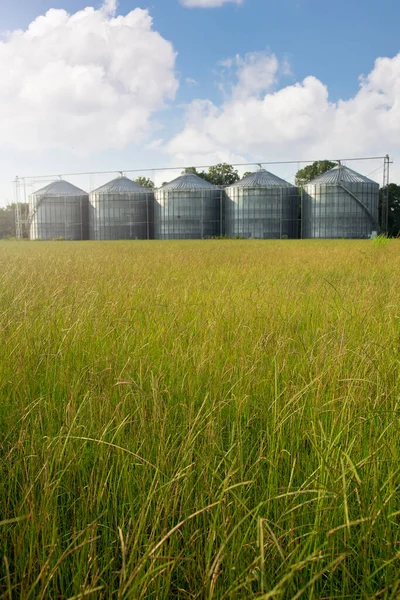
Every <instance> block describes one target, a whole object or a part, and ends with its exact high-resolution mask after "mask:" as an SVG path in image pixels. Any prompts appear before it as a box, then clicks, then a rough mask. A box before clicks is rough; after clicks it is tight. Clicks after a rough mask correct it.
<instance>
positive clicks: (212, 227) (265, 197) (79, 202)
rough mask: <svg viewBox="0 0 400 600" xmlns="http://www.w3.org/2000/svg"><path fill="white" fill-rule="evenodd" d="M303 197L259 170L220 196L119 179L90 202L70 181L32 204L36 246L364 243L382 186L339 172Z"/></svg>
mask: <svg viewBox="0 0 400 600" xmlns="http://www.w3.org/2000/svg"><path fill="white" fill-rule="evenodd" d="M299 198H300V194H299V190H298V188H296V187H295V186H293V185H291V184H289V183H287V182H286V181H284V180H283V179H280V178H279V177H277V176H276V175H273V174H272V173H269V172H268V171H265V170H264V169H260V170H259V171H257V172H256V173H251V174H250V175H248V176H247V177H245V178H244V179H242V180H241V181H239V182H237V183H235V184H233V185H231V186H229V187H227V188H225V189H224V190H222V189H218V188H216V187H215V186H213V185H211V184H210V183H208V182H207V181H204V180H203V179H201V178H200V177H198V176H197V175H195V174H193V173H188V174H184V175H182V176H181V177H178V178H177V179H175V180H173V181H172V182H170V183H167V184H165V185H163V186H162V187H161V188H159V189H158V190H156V191H155V192H153V191H152V190H149V189H146V188H143V187H141V186H139V185H138V184H137V183H135V182H134V181H132V180H130V179H128V178H126V177H120V178H118V179H114V180H113V181H111V182H109V183H107V184H105V185H104V186H102V187H100V188H98V189H97V190H94V191H93V192H91V193H90V195H88V194H86V193H85V192H83V191H82V190H80V189H79V188H76V187H75V186H73V185H71V184H70V183H68V182H65V181H57V182H53V183H51V184H50V185H48V186H46V187H45V188H43V189H42V190H39V191H38V192H36V193H35V194H33V195H32V196H31V197H30V223H31V226H30V232H31V239H42V240H46V239H54V238H57V237H59V238H63V239H68V240H77V239H93V240H112V239H153V238H156V239H175V240H176V239H202V238H210V237H215V236H220V235H223V234H225V235H227V236H228V237H241V238H260V239H282V238H296V237H298V235H299V233H300V235H301V237H303V238H365V237H369V236H370V235H371V233H372V232H373V231H377V230H378V198H379V186H378V184H377V183H375V182H373V181H371V180H370V179H367V178H366V177H364V176H362V175H360V174H359V173H356V172H355V171H353V170H351V169H349V168H348V167H344V166H341V165H339V166H338V167H335V168H334V169H331V170H330V171H328V172H327V173H324V174H323V175H321V176H320V177H318V178H317V179H315V180H314V181H312V182H311V183H309V184H308V185H306V186H304V187H303V190H302V194H301V215H302V216H301V231H300V232H299V204H300V202H299Z"/></svg>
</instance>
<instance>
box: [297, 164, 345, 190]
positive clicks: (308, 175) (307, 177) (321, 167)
mask: <svg viewBox="0 0 400 600" xmlns="http://www.w3.org/2000/svg"><path fill="white" fill-rule="evenodd" d="M336 164H337V163H335V162H332V161H330V160H317V161H316V162H313V164H312V165H307V167H304V168H303V169H300V170H299V171H297V173H296V185H298V186H300V185H306V183H309V182H310V181H312V180H313V179H315V178H316V177H318V175H322V173H326V171H329V169H333V167H336Z"/></svg>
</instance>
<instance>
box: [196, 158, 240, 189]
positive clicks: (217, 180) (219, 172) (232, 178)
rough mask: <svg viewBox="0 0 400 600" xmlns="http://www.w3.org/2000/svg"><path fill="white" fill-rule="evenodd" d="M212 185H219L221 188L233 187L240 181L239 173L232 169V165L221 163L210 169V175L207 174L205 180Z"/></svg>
mask: <svg viewBox="0 0 400 600" xmlns="http://www.w3.org/2000/svg"><path fill="white" fill-rule="evenodd" d="M204 179H206V180H207V181H209V182H210V183H213V184H214V185H217V186H219V187H226V186H228V185H232V183H235V182H236V181H239V179H240V177H239V173H238V172H237V171H236V169H234V168H233V167H232V165H228V164H227V163H219V164H218V165H215V166H213V167H210V168H209V169H208V173H206V177H205V178H204Z"/></svg>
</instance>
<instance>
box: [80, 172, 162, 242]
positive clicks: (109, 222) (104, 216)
mask: <svg viewBox="0 0 400 600" xmlns="http://www.w3.org/2000/svg"><path fill="white" fill-rule="evenodd" d="M89 201H90V204H89V226H90V227H89V230H90V239H91V240H135V239H137V240H148V239H152V238H153V237H154V236H153V229H154V228H153V222H154V192H153V191H152V190H151V189H148V188H144V187H142V186H140V185H138V184H137V183H135V182H134V181H132V180H131V179H128V178H127V177H118V178H117V179H113V180H112V181H110V182H108V183H106V184H105V185H102V186H101V187H99V188H97V190H94V191H93V192H91V193H90V195H89Z"/></svg>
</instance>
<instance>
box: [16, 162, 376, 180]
mask: <svg viewBox="0 0 400 600" xmlns="http://www.w3.org/2000/svg"><path fill="white" fill-rule="evenodd" d="M385 158H386V156H363V157H360V158H340V159H338V158H333V159H324V160H331V161H332V162H339V160H340V161H343V162H344V161H346V162H348V161H360V160H384V159H385ZM317 160H319V159H317ZM313 162H317V161H316V160H278V161H268V160H262V161H260V160H258V161H255V162H246V163H232V167H250V166H260V165H295V164H298V165H300V164H310V163H313ZM213 166H215V165H195V166H194V168H196V169H209V168H210V167H213ZM186 168H187V165H184V166H178V167H150V168H146V169H114V170H112V171H84V172H78V173H63V174H62V175H61V174H60V173H56V174H54V173H53V174H51V175H24V176H22V177H19V176H17V177H16V181H18V180H21V179H22V180H23V179H34V180H38V179H45V178H47V177H60V178H61V177H79V176H84V175H112V174H115V173H144V172H151V171H154V172H155V171H178V170H182V169H186Z"/></svg>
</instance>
